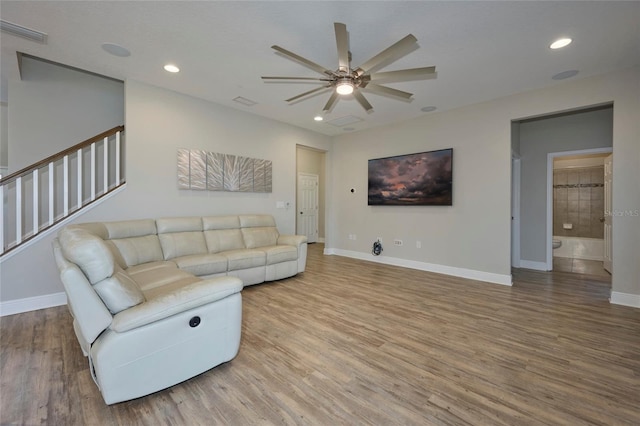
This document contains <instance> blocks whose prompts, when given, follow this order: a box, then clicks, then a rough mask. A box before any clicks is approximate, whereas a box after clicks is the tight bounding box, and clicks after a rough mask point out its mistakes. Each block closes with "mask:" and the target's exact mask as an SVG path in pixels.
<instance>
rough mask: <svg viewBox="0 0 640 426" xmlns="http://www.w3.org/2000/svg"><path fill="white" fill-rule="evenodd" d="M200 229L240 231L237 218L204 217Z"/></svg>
mask: <svg viewBox="0 0 640 426" xmlns="http://www.w3.org/2000/svg"><path fill="white" fill-rule="evenodd" d="M202 229H203V230H204V231H212V230H217V229H240V220H239V219H238V216H205V217H203V218H202Z"/></svg>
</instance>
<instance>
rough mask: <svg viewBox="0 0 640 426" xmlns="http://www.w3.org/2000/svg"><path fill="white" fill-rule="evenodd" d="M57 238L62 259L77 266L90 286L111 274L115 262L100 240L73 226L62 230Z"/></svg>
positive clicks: (107, 248)
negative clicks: (64, 258)
mask: <svg viewBox="0 0 640 426" xmlns="http://www.w3.org/2000/svg"><path fill="white" fill-rule="evenodd" d="M58 238H59V240H60V245H61V246H62V253H63V254H64V257H66V258H67V259H68V260H69V261H70V262H73V263H75V264H76V265H78V267H79V268H80V269H81V270H82V272H83V273H84V274H85V276H86V277H87V279H88V280H89V282H90V283H91V284H95V283H97V282H98V281H101V280H103V279H105V278H107V277H110V276H111V275H112V274H113V271H114V265H115V261H114V259H113V255H112V253H111V250H109V247H107V245H106V244H105V243H104V241H103V240H102V238H100V237H96V236H95V235H92V234H89V233H88V232H86V231H85V230H83V229H80V228H77V227H74V226H68V227H66V228H63V229H62V230H61V231H60V232H59V233H58Z"/></svg>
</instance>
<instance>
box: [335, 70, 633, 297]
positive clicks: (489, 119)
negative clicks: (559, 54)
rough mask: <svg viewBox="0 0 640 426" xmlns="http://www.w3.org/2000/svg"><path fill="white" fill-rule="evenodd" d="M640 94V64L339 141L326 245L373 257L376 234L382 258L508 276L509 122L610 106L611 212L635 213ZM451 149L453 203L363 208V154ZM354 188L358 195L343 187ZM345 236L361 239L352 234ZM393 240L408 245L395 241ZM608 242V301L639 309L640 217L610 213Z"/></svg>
mask: <svg viewBox="0 0 640 426" xmlns="http://www.w3.org/2000/svg"><path fill="white" fill-rule="evenodd" d="M638 93H640V69H639V68H633V69H629V70H626V71H621V72H615V73H610V74H606V75H601V76H596V77H590V78H583V79H578V80H575V81H569V82H562V83H558V84H555V85H554V86H552V87H550V88H547V89H540V90H535V91H530V92H525V93H521V94H517V95H513V96H509V97H505V98H501V99H497V100H494V101H490V102H485V103H482V104H477V105H473V106H469V107H465V108H460V109H457V110H452V111H446V112H442V113H436V114H431V115H427V116H425V117H422V118H419V119H415V120H411V121H407V122H404V123H400V124H397V125H394V126H385V127H379V128H376V129H373V130H371V131H363V132H358V133H354V134H349V135H343V136H340V137H337V138H335V143H334V149H333V152H332V156H333V162H332V166H331V167H332V169H331V176H332V179H333V203H332V206H333V210H332V211H331V215H330V217H328V218H327V221H328V223H334V227H333V230H332V231H331V232H332V234H331V242H332V244H333V245H331V246H329V247H328V250H333V251H342V252H345V253H347V254H349V255H352V256H355V257H361V258H366V259H369V260H375V258H374V257H373V256H372V255H371V253H370V251H371V244H372V242H373V241H374V239H375V238H376V237H378V236H381V237H383V245H384V254H385V255H386V256H389V257H390V258H393V259H402V260H404V261H407V262H414V264H415V263H417V264H421V265H426V266H428V267H431V266H433V265H436V266H445V267H452V268H464V269H467V270H468V269H471V270H475V271H479V272H481V273H483V274H496V275H497V276H498V277H504V276H510V198H511V195H510V192H511V191H510V156H511V143H512V141H511V127H512V124H511V123H512V121H514V120H521V119H525V118H531V117H538V116H542V115H547V114H550V113H555V112H561V111H570V110H575V109H578V108H585V107H589V106H594V105H603V104H606V103H611V102H613V104H614V111H613V151H614V180H615V182H616V184H615V185H614V188H613V206H614V210H615V211H620V212H635V211H639V210H638V209H640V191H638V187H637V185H638V182H640V144H639V143H638V135H640V126H639V120H638V117H639V116H640V97H639V96H638ZM449 147H453V149H454V154H453V187H454V194H453V206H452V207H369V206H367V196H366V195H367V160H368V159H371V158H378V157H385V156H391V155H397V154H408V153H413V152H421V151H428V150H434V149H440V148H449ZM521 149H522V147H521ZM350 187H355V188H356V189H357V192H356V193H355V194H351V193H349V191H348V189H349V188H350ZM543 220H544V219H543ZM349 234H356V236H357V239H356V240H355V241H354V240H349V239H348V235H349ZM395 238H399V239H403V240H404V245H403V246H401V247H396V246H394V245H393V239H395ZM416 240H420V241H421V243H422V249H417V248H416V245H415V243H416ZM613 245H614V246H613V269H614V274H613V280H612V290H613V292H612V302H613V303H621V304H632V305H634V306H637V307H640V262H638V253H640V218H639V217H638V216H633V215H627V216H618V217H614V218H613Z"/></svg>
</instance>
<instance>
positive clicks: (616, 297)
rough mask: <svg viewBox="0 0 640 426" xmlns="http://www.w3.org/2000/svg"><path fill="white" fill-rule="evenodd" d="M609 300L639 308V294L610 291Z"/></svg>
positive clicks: (615, 303) (616, 303)
mask: <svg viewBox="0 0 640 426" xmlns="http://www.w3.org/2000/svg"><path fill="white" fill-rule="evenodd" d="M609 302H611V303H612V304H614V305H623V306H631V307H632V308H640V295H638V294H630V293H620V292H618V291H612V292H611V297H610V298H609Z"/></svg>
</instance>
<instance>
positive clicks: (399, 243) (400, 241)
mask: <svg viewBox="0 0 640 426" xmlns="http://www.w3.org/2000/svg"><path fill="white" fill-rule="evenodd" d="M393 244H394V245H396V246H401V245H402V240H393Z"/></svg>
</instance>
